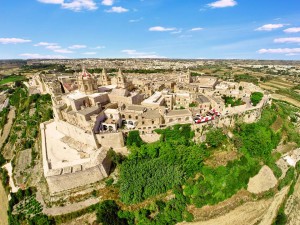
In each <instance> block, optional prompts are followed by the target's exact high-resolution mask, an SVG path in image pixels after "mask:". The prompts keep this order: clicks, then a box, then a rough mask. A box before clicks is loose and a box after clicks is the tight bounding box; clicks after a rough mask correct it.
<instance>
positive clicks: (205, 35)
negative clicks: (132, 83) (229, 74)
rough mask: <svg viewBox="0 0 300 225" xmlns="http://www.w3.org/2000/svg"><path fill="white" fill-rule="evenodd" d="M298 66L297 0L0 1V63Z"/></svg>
mask: <svg viewBox="0 0 300 225" xmlns="http://www.w3.org/2000/svg"><path fill="white" fill-rule="evenodd" d="M31 58H181V59H282V60H300V2H299V0H0V59H31Z"/></svg>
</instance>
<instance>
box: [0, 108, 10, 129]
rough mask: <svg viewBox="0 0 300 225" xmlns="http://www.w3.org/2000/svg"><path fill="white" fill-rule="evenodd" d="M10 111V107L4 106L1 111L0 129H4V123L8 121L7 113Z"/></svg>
mask: <svg viewBox="0 0 300 225" xmlns="http://www.w3.org/2000/svg"><path fill="white" fill-rule="evenodd" d="M8 113H9V109H8V108H4V109H3V110H2V111H1V112H0V129H1V130H3V127H4V125H5V124H6V122H7V115H8ZM2 132H3V131H2Z"/></svg>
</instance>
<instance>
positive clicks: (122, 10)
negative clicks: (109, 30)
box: [105, 6, 129, 13]
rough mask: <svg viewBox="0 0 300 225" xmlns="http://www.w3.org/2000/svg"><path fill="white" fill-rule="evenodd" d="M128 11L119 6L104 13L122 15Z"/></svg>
mask: <svg viewBox="0 0 300 225" xmlns="http://www.w3.org/2000/svg"><path fill="white" fill-rule="evenodd" d="M128 11H129V10H128V9H125V8H123V7H121V6H114V7H112V8H111V9H109V10H105V12H108V13H124V12H128Z"/></svg>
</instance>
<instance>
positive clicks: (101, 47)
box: [92, 45, 106, 49]
mask: <svg viewBox="0 0 300 225" xmlns="http://www.w3.org/2000/svg"><path fill="white" fill-rule="evenodd" d="M103 48H106V47H105V46H103V45H99V46H96V47H95V48H92V49H103Z"/></svg>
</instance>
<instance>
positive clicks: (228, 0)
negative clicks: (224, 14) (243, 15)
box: [208, 0, 237, 8]
mask: <svg viewBox="0 0 300 225" xmlns="http://www.w3.org/2000/svg"><path fill="white" fill-rule="evenodd" d="M236 5H237V2H236V1H235V0H219V1H215V2H212V3H210V4H208V6H209V7H211V8H225V7H233V6H236Z"/></svg>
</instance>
